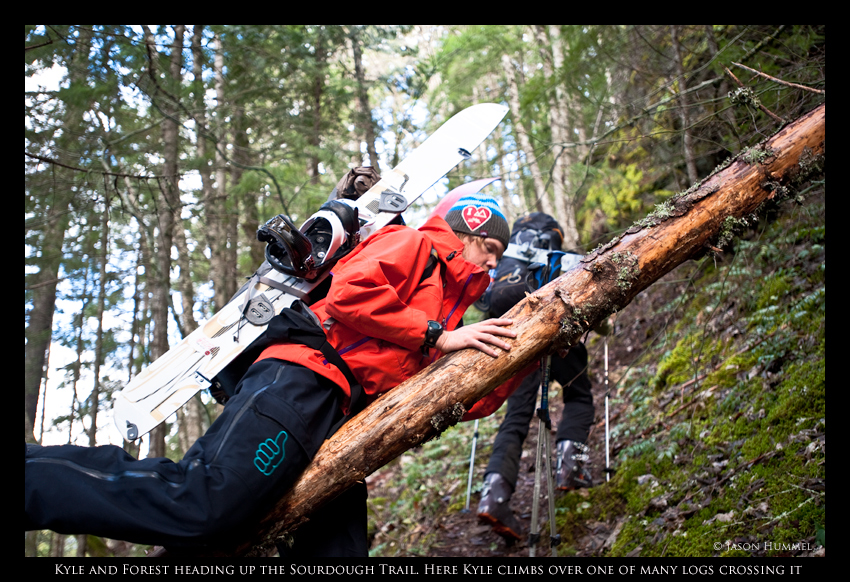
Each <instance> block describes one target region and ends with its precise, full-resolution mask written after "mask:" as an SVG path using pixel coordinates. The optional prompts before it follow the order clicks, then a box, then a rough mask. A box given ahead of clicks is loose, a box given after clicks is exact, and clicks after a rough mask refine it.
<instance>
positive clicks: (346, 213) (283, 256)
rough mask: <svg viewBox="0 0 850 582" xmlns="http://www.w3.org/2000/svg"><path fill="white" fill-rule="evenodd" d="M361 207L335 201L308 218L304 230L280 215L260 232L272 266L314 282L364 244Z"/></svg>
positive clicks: (258, 236)
mask: <svg viewBox="0 0 850 582" xmlns="http://www.w3.org/2000/svg"><path fill="white" fill-rule="evenodd" d="M359 229H360V221H359V219H358V213H357V207H355V206H352V205H350V204H347V203H346V201H345V200H331V201H329V202H326V203H325V204H323V205H322V207H321V208H320V209H319V211H318V212H316V213H315V214H314V215H313V216H311V217H310V218H308V219H307V221H306V222H304V224H303V225H302V226H301V229H300V230H299V229H298V228H296V227H295V225H294V224H293V223H292V221H291V220H289V219H288V218H287V217H286V216H284V215H283V214H278V215H277V216H275V217H274V218H272V219H271V220H269V221H268V222H266V223H265V224H264V225H263V226H261V227H260V228H259V229H258V230H257V239H258V240H259V241H261V242H265V243H267V244H266V250H265V256H266V260H267V261H268V262H269V264H270V265H271V266H272V267H273V268H274V269H275V270H277V271H280V272H281V273H283V274H285V275H292V276H294V277H300V278H301V279H305V280H307V281H313V280H315V279H316V278H317V277H319V276H320V275H321V274H323V273H325V272H326V271H327V270H328V269H330V268H331V267H332V266H333V265H334V264H336V262H337V261H338V260H339V259H341V258H342V257H344V256H345V255H346V254H347V253H348V252H349V251H350V250H351V249H353V248H354V247H355V246H357V244H358V243H359V242H360V232H359Z"/></svg>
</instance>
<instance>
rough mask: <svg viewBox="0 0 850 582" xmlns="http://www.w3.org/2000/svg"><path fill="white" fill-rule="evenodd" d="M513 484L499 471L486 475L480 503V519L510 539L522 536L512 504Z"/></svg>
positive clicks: (517, 538) (513, 539)
mask: <svg viewBox="0 0 850 582" xmlns="http://www.w3.org/2000/svg"><path fill="white" fill-rule="evenodd" d="M511 494H512V491H511V486H510V484H509V483H508V482H507V481H505V478H504V477H502V476H501V475H499V474H498V473H488V474H487V475H485V476H484V492H483V493H482V495H481V501H480V502H479V503H478V519H479V520H481V521H482V522H485V523H489V524H490V525H491V526H492V527H493V531H495V532H496V533H497V534H499V535H500V536H502V537H503V538H505V539H506V540H508V541H511V542H513V541H516V540H519V539H521V538H522V527H521V526H520V524H519V521H517V518H516V517H514V512H513V510H512V509H511V506H510V500H511Z"/></svg>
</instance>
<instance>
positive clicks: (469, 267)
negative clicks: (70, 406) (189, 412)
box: [25, 195, 515, 556]
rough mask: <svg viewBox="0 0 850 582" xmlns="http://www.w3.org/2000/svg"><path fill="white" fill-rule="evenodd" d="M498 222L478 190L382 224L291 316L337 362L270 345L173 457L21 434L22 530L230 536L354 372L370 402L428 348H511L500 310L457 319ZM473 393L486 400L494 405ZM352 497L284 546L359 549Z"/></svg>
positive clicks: (498, 241) (489, 252) (482, 276)
mask: <svg viewBox="0 0 850 582" xmlns="http://www.w3.org/2000/svg"><path fill="white" fill-rule="evenodd" d="M509 234H510V230H509V226H508V224H507V222H506V220H505V218H504V215H503V214H502V213H501V210H500V209H499V205H498V203H497V202H496V201H495V199H492V198H489V197H485V196H478V195H476V196H472V197H467V198H463V199H461V200H459V201H458V202H457V203H456V204H455V205H454V206H453V207H452V209H451V210H450V211H449V212H448V214H447V215H446V218H445V220H444V219H442V218H439V217H435V218H432V219H430V220H429V221H428V222H427V223H426V224H425V225H424V226H423V227H422V228H420V229H419V230H414V229H411V228H408V227H404V226H390V227H386V228H385V229H382V231H380V232H379V233H376V234H375V235H374V236H373V237H371V238H370V239H368V240H367V241H365V242H364V243H362V244H361V245H360V246H358V247H357V248H356V249H355V250H354V251H353V252H352V253H351V254H350V255H348V256H346V257H345V258H344V259H342V260H341V261H340V262H339V263H338V264H337V265H336V266H335V267H334V272H333V279H332V283H331V286H330V289H329V291H328V294H327V297H326V298H325V299H323V300H321V301H319V302H317V303H316V304H315V305H313V306H312V308H311V310H306V309H303V310H302V311H300V312H299V314H298V317H300V318H301V319H304V320H305V321H306V320H309V319H312V318H315V325H318V326H320V328H321V329H322V330H323V331H324V333H325V334H326V336H327V340H328V343H329V344H330V346H332V348H333V349H334V350H335V351H336V352H337V353H338V354H339V355H340V356H342V360H343V361H344V362H345V365H347V368H348V370H346V371H343V370H340V368H338V367H337V366H336V365H335V364H333V363H332V362H331V361H328V359H327V358H326V357H325V356H324V355H323V352H321V351H319V350H316V349H314V348H311V347H308V346H306V345H302V344H299V343H292V342H283V343H278V344H275V345H272V346H271V347H268V348H267V349H265V351H263V352H262V354H261V355H260V357H259V359H258V360H257V361H256V362H255V363H254V364H253V365H252V366H251V367H250V368H249V369H248V371H247V373H246V374H245V375H244V376H243V378H242V380H241V381H240V383H239V385H238V386H237V389H236V393H235V395H234V396H233V397H232V398H231V399H230V400H229V401H228V403H227V406H225V409H224V411H223V412H222V414H221V415H220V416H219V418H218V419H216V421H215V422H214V423H213V425H212V426H211V427H210V429H209V430H208V431H207V433H206V434H205V435H204V436H203V437H201V438H200V439H198V441H197V442H196V443H195V444H194V445H193V446H192V447H191V448H190V450H189V451H188V452H187V453H186V455H185V456H184V458H183V459H182V460H181V461H179V462H176V463H175V462H172V461H170V460H168V459H143V460H136V459H134V458H132V457H131V456H129V455H127V454H126V453H125V452H124V451H123V450H122V449H121V448H119V447H114V446H104V447H75V446H70V445H69V446H62V447H38V446H34V445H29V446H28V447H27V451H26V455H25V512H26V525H25V529H27V530H30V529H53V530H55V531H57V532H60V533H66V534H78V533H88V534H94V535H100V536H104V537H110V538H114V539H124V540H128V541H132V542H136V543H144V544H153V545H164V546H166V547H168V548H169V549H171V548H174V549H178V548H180V547H185V546H197V545H199V544H207V543H216V542H217V541H221V539H222V538H224V537H229V536H233V535H239V532H240V529H241V528H243V527H246V526H247V525H248V524H250V523H251V521H252V519H251V518H252V517H253V518H256V517H257V516H258V515H261V514H262V512H263V511H264V510H267V509H268V507H269V505H270V504H272V503H273V502H274V501H275V500H276V499H278V498H279V497H280V495H282V494H283V493H284V492H285V491H286V490H287V489H288V488H289V487H290V486H291V485H292V483H293V482H294V481H295V479H296V478H297V477H298V475H299V474H300V473H301V471H302V470H303V469H304V467H306V465H307V464H308V463H309V462H310V459H312V458H313V456H314V455H315V453H316V451H317V450H318V448H319V446H320V445H321V444H322V442H323V441H324V440H325V439H326V438H328V437H329V436H330V435H331V434H333V432H334V431H335V430H336V429H337V428H338V427H339V426H340V425H341V423H342V422H344V420H345V418H346V415H347V414H349V412H350V409H351V408H352V405H353V404H354V403H352V402H351V396H352V386H351V384H352V382H356V383H357V384H359V385H360V386H362V389H363V391H364V392H365V396H366V400H367V402H368V401H371V400H372V399H374V398H375V397H377V396H378V395H379V394H381V393H382V392H385V391H387V390H390V389H392V388H393V387H395V386H396V385H398V384H399V383H401V382H403V381H404V380H406V379H407V378H409V377H411V376H412V375H413V374H415V373H416V372H418V371H419V370H421V369H422V368H424V367H425V366H427V365H428V364H429V363H430V362H432V361H433V360H434V359H436V358H437V357H438V356H439V355H440V353H448V352H452V351H456V350H460V349H464V348H474V349H478V350H481V351H483V352H485V353H487V354H489V355H492V356H495V355H497V354H498V351H499V350H508V349H510V344H509V343H507V342H506V341H504V339H503V338H513V337H515V334H514V333H513V332H512V331H510V329H509V328H508V327H507V326H509V325H510V324H511V321H510V320H507V319H490V320H486V321H482V322H480V323H476V324H472V325H468V326H463V327H460V328H458V327H457V326H458V324H459V322H460V319H461V316H462V315H463V313H464V311H465V310H466V309H467V307H468V306H469V305H471V304H472V303H473V302H474V301H475V300H476V299H478V297H479V296H480V295H481V294H482V293H483V292H484V290H485V289H486V288H487V285H488V283H489V276H488V273H487V271H488V270H489V269H492V268H494V267H495V265H496V263H497V262H498V260H499V258H500V257H501V254H502V253H503V252H504V250H505V248H506V247H507V243H508V237H509ZM288 311H292V310H285V312H288ZM282 315H284V314H282ZM278 317H281V316H278ZM309 325H313V324H312V323H310V324H309ZM345 365H343V367H346V366H345ZM349 370H350V373H348V371H349ZM349 378H351V381H350V380H349ZM504 397H505V395H504V394H497V395H494V396H491V397H488V398H489V399H495V400H500V399H503V398H504ZM484 400H487V398H485V399H484ZM484 400H482V405H483V404H486V407H485V408H486V409H488V410H489V409H491V408H492V407H493V406H494V405H496V403H495V402H494V403H491V402H486V403H484ZM363 500H365V485H362V486H360V487H355V488H352V489H351V490H350V491H349V492H347V493H345V494H343V495H342V496H341V497H340V498H338V499H337V500H334V502H332V503H331V504H330V506H329V508H326V509H325V510H324V512H322V511H320V512H318V513H317V514H316V515H314V516H312V517H313V520H312V524H313V527H312V529H311V528H310V527H304V528H302V529H304V532H303V533H302V531H301V530H299V531H298V532H296V538H295V545H294V546H291V547H288V548H287V547H281V553H282V555H290V553H291V552H294V554H292V555H299V556H306V555H314V556H321V555H325V556H333V555H336V556H339V555H365V554H366V552H367V550H368V547H367V544H366V539H365V503H364V501H363ZM308 525H309V524H308Z"/></svg>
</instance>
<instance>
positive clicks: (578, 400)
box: [552, 343, 595, 490]
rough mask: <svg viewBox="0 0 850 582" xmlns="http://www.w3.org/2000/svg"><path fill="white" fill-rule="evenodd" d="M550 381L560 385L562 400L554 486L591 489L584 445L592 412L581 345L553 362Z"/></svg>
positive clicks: (567, 488)
mask: <svg viewBox="0 0 850 582" xmlns="http://www.w3.org/2000/svg"><path fill="white" fill-rule="evenodd" d="M552 377H553V378H555V379H556V380H558V382H559V383H560V384H561V385H562V387H563V399H564V410H563V412H562V413H561V420H560V422H559V423H558V430H557V435H556V437H555V441H556V459H557V461H556V469H555V485H556V487H557V488H558V489H561V490H569V489H576V488H579V487H590V486H591V485H592V484H593V481H592V479H591V476H590V470H589V462H588V461H589V456H588V454H587V453H588V451H587V445H586V443H587V437H588V434H589V433H590V427H591V425H592V424H593V416H594V413H595V412H594V408H593V395H592V393H591V389H592V384H591V382H590V378H589V376H588V374H587V349H586V348H585V347H584V344H582V343H579V344H577V345H575V346H573V347H572V348H570V351H569V353H568V354H567V356H566V357H564V358H552Z"/></svg>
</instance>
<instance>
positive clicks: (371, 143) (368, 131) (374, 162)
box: [348, 26, 380, 171]
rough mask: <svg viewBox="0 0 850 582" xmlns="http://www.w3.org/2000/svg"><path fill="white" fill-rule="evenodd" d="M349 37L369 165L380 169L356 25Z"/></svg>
mask: <svg viewBox="0 0 850 582" xmlns="http://www.w3.org/2000/svg"><path fill="white" fill-rule="evenodd" d="M348 37H349V39H350V40H351V52H352V54H353V56H354V79H355V80H356V81H357V108H358V109H359V114H360V115H359V121H358V125H359V126H360V132H361V135H362V136H363V141H364V142H366V151H367V153H368V155H369V165H371V166H372V167H373V168H375V171H380V166H378V152H377V150H376V149H375V121H374V120H373V119H372V108H371V107H370V105H369V88H368V87H367V86H366V75H365V73H364V72H363V55H362V49H361V48H360V35H359V34H358V28H357V27H356V26H352V27H350V28H349V31H348ZM358 145H359V144H358ZM358 154H359V151H358ZM360 157H362V156H360Z"/></svg>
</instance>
